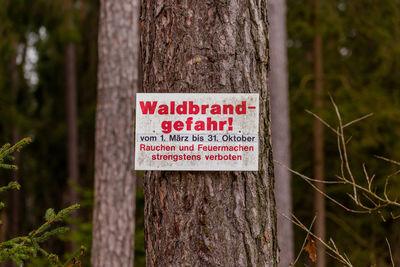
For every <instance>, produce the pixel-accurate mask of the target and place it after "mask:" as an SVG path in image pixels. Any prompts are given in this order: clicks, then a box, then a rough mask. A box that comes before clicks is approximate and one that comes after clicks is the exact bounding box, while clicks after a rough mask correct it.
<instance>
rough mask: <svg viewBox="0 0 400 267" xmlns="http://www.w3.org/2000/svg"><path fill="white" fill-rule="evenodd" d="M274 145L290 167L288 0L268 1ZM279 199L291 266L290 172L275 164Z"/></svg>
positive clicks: (283, 252)
mask: <svg viewBox="0 0 400 267" xmlns="http://www.w3.org/2000/svg"><path fill="white" fill-rule="evenodd" d="M268 18H269V25H270V27H269V43H270V61H271V69H270V79H269V86H270V90H271V115H272V116H271V122H272V126H271V128H272V147H273V151H274V160H276V161H278V162H281V163H283V164H285V165H286V166H288V167H290V156H291V151H290V115H289V86H288V70H287V47H286V1H285V0H270V1H269V2H268ZM274 170H275V171H274V172H275V199H276V209H277V211H278V214H277V218H278V224H277V227H278V244H279V250H280V253H279V255H280V266H284V267H287V266H289V265H290V263H292V262H293V261H294V236H293V224H292V222H290V221H289V220H288V219H286V218H285V217H283V216H282V215H281V214H280V213H283V214H285V215H290V214H291V213H292V196H291V193H292V192H291V183H290V181H291V175H290V171H289V170H288V169H287V168H285V167H283V166H281V165H279V164H274Z"/></svg>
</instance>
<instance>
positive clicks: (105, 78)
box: [92, 0, 139, 267]
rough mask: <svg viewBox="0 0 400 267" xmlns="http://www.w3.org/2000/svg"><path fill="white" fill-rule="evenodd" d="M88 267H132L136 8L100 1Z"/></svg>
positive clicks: (133, 4)
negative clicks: (93, 173)
mask: <svg viewBox="0 0 400 267" xmlns="http://www.w3.org/2000/svg"><path fill="white" fill-rule="evenodd" d="M100 2H101V3H100V6H101V7H100V22H99V39H98V42H99V69H98V78H99V82H98V98H97V112H96V158H95V200H94V214H93V247H92V264H93V266H95V267H98V266H105V267H109V266H124V267H129V266H133V259H134V228H135V190H136V179H135V171H134V168H133V162H134V106H135V93H136V92H137V89H138V76H139V71H138V60H139V25H138V23H139V3H138V1H135V0H131V1H127V0H102V1H100Z"/></svg>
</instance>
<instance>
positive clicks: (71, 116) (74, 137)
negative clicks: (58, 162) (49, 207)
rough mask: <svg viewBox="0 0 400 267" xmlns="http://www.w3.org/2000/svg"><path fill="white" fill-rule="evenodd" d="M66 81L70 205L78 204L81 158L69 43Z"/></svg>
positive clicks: (74, 79)
mask: <svg viewBox="0 0 400 267" xmlns="http://www.w3.org/2000/svg"><path fill="white" fill-rule="evenodd" d="M65 80H66V106H67V136H68V142H67V152H68V154H67V161H68V179H69V181H71V185H70V186H69V187H68V188H69V194H68V201H67V202H68V204H71V205H72V204H73V203H76V202H78V194H77V192H76V190H74V188H73V187H74V186H76V185H78V183H79V157H78V122H77V117H78V114H77V103H76V70H75V45H74V44H73V43H68V44H67V48H66V50H65Z"/></svg>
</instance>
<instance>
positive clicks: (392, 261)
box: [385, 237, 394, 267]
mask: <svg viewBox="0 0 400 267" xmlns="http://www.w3.org/2000/svg"><path fill="white" fill-rule="evenodd" d="M385 240H386V244H387V245H388V249H389V254H390V261H391V263H392V266H393V267H394V260H393V255H392V249H391V248H390V243H389V241H388V239H387V237H385Z"/></svg>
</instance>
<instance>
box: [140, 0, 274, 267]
mask: <svg viewBox="0 0 400 267" xmlns="http://www.w3.org/2000/svg"><path fill="white" fill-rule="evenodd" d="M141 12H142V13H141V29H142V36H141V42H142V62H143V67H144V77H143V86H144V91H145V92H147V93H150V92H152V93H167V92H173V93H259V94H260V129H259V131H260V136H259V146H260V154H259V158H258V159H254V160H259V171H258V172H238V171H236V172H177V171H174V172H172V171H169V172H165V171H152V172H149V171H148V172H146V177H145V201H146V204H145V218H146V219H145V239H146V260H147V266H277V264H278V260H277V258H278V257H277V240H276V212H275V201H274V180H273V164H272V150H271V142H270V129H269V126H270V108H269V91H268V86H267V84H268V41H267V34H268V25H267V3H266V1H265V0H262V1H258V2H255V1H228V2H226V3H225V2H219V1H215V2H214V1H211V2H207V1H195V2H192V1H182V2H179V3H178V2H177V1H172V0H166V1H161V2H160V1H150V0H143V1H142V9H141Z"/></svg>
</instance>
